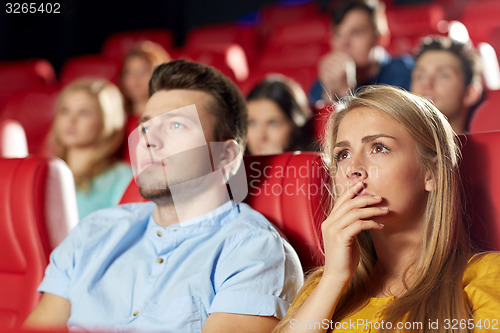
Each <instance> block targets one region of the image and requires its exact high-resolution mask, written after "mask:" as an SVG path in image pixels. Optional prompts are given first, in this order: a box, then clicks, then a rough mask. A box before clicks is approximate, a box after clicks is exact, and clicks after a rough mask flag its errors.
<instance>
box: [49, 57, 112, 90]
mask: <svg viewBox="0 0 500 333" xmlns="http://www.w3.org/2000/svg"><path fill="white" fill-rule="evenodd" d="M120 67H121V62H120V61H119V60H116V59H112V58H106V57H103V56H101V55H96V54H90V55H84V56H77V57H72V58H70V59H68V61H66V63H65V64H64V66H63V68H62V69H61V74H60V76H59V81H60V83H61V85H66V84H68V83H70V82H71V81H74V80H76V79H78V78H82V77H97V78H103V79H106V80H108V81H111V82H113V83H114V84H118V81H119V77H120Z"/></svg>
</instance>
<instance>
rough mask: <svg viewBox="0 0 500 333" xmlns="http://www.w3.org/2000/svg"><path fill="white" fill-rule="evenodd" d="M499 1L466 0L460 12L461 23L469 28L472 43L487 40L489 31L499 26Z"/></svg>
mask: <svg viewBox="0 0 500 333" xmlns="http://www.w3.org/2000/svg"><path fill="white" fill-rule="evenodd" d="M499 17H500V2H499V1H498V0H488V1H468V2H467V4H466V5H465V9H464V11H463V14H462V19H461V20H460V21H462V23H463V24H465V26H466V27H467V30H469V36H470V38H471V39H472V41H473V42H474V44H477V43H480V42H487V41H488V36H489V35H490V32H491V31H492V30H493V29H494V28H495V27H497V26H500V22H499V21H498V18H499Z"/></svg>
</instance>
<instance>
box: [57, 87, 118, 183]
mask: <svg viewBox="0 0 500 333" xmlns="http://www.w3.org/2000/svg"><path fill="white" fill-rule="evenodd" d="M76 91H85V92H87V93H88V94H89V95H90V96H92V97H93V98H95V100H96V101H97V104H98V105H99V114H100V115H101V120H102V128H101V133H100V134H99V136H98V139H97V141H96V142H95V143H94V147H95V153H94V154H93V155H92V159H91V160H89V161H88V163H87V164H86V166H85V167H84V168H83V170H82V171H80V172H75V171H73V176H74V178H75V184H76V187H77V188H78V189H83V190H85V189H88V188H89V186H90V182H91V181H92V179H93V178H94V177H95V176H97V175H99V174H100V173H102V172H103V171H105V170H106V169H107V168H108V167H110V166H111V165H112V164H113V163H115V162H116V161H117V160H118V159H119V158H120V148H121V147H122V144H123V138H124V132H123V128H124V125H125V111H124V109H123V98H122V95H121V93H120V90H119V89H118V88H117V87H116V86H115V85H114V84H112V83H110V82H108V81H106V80H103V79H93V78H83V79H79V80H76V81H74V82H72V83H70V84H69V85H67V86H66V87H65V88H64V89H63V91H62V92H61V94H60V95H59V97H58V99H57V102H56V113H55V117H56V118H57V117H58V115H59V113H60V111H61V108H62V104H63V102H64V101H65V100H66V98H68V96H69V95H70V94H71V93H73V92H76ZM55 126H56V121H55V119H54V122H53V124H52V129H51V131H50V134H49V140H48V152H49V153H50V154H51V155H55V156H57V157H59V158H61V159H62V160H64V161H67V157H68V156H67V154H68V148H67V147H65V146H64V145H63V144H62V142H61V140H60V138H59V137H58V133H57V131H56V127H55Z"/></svg>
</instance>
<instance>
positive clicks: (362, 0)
mask: <svg viewBox="0 0 500 333" xmlns="http://www.w3.org/2000/svg"><path fill="white" fill-rule="evenodd" d="M332 20H333V24H334V26H333V39H332V42H331V46H332V51H331V52H330V53H328V54H327V55H325V56H324V57H323V58H322V59H321V61H320V63H319V66H318V76H319V80H318V81H316V83H315V84H314V85H313V87H312V88H311V91H310V93H309V99H310V101H311V103H315V102H317V101H319V100H322V99H323V100H330V99H333V100H334V99H336V98H340V97H344V96H346V95H347V93H348V92H349V90H355V89H356V88H358V87H361V86H364V85H370V84H388V85H393V86H398V87H401V88H404V89H406V90H408V89H409V88H410V82H411V71H412V69H413V65H414V61H413V58H412V57H411V56H409V55H405V56H401V57H398V58H392V57H391V56H390V55H389V54H388V53H387V52H386V51H385V49H384V48H383V45H384V44H385V43H387V38H388V37H389V30H388V25H387V18H386V16H385V10H384V4H383V3H381V2H379V1H378V0H372V1H369V0H343V1H342V2H341V3H340V4H339V5H338V7H336V9H335V10H334V12H333V15H332Z"/></svg>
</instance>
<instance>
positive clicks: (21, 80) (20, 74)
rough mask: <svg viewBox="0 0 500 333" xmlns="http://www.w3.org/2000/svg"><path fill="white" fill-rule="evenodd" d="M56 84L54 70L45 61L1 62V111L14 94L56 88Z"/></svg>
mask: <svg viewBox="0 0 500 333" xmlns="http://www.w3.org/2000/svg"><path fill="white" fill-rule="evenodd" d="M56 83H57V82H56V74H55V72H54V68H53V67H52V65H51V63H50V62H48V61H47V60H45V59H32V60H21V61H5V62H0V87H2V88H1V89H0V110H1V109H2V106H3V105H2V103H3V101H4V100H5V99H6V98H7V97H8V96H10V95H12V94H13V93H16V92H20V91H27V90H33V89H42V88H47V87H54V86H55V85H56Z"/></svg>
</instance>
